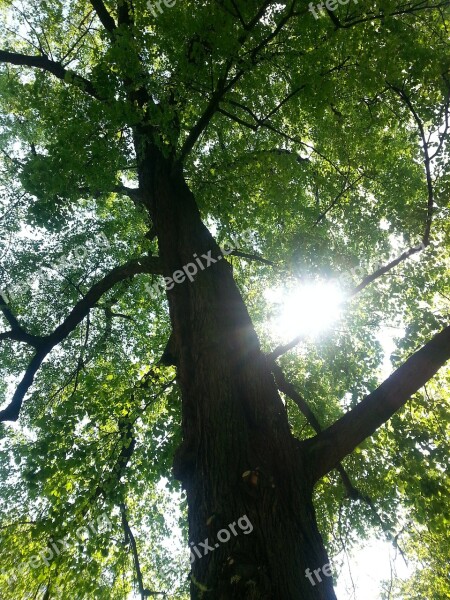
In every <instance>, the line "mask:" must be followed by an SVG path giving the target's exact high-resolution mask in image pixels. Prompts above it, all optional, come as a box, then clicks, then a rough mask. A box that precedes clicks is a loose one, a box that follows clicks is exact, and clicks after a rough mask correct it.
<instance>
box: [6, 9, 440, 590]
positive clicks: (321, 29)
mask: <svg viewBox="0 0 450 600" xmlns="http://www.w3.org/2000/svg"><path fill="white" fill-rule="evenodd" d="M157 4H158V3H154V4H153V5H152V4H151V3H147V2H145V1H144V0H133V2H128V1H125V0H119V1H118V2H113V1H112V0H105V1H104V2H103V1H102V0H99V1H94V0H91V1H90V2H89V1H87V0H65V1H60V0H54V1H53V2H47V1H45V0H28V1H27V2H26V3H24V2H18V1H14V2H11V1H9V0H2V1H1V2H0V8H1V19H2V24H1V33H0V40H1V41H0V106H1V111H0V152H1V155H0V172H1V180H0V230H1V236H0V255H1V262H0V290H1V295H0V304H1V306H0V309H1V314H0V322H1V332H0V372H1V377H0V393H1V401H2V410H0V416H1V421H2V423H0V432H1V442H0V472H1V479H2V484H1V492H0V499H1V502H0V535H1V537H0V539H1V548H2V557H1V569H2V571H1V572H0V596H1V598H4V599H5V600H8V599H17V598H23V599H25V598H50V597H55V598H68V597H71V598H72V597H77V598H80V599H82V598H98V599H102V598H105V599H106V598H108V599H109V598H111V599H115V598H117V599H119V598H121V599H123V598H127V597H129V594H130V593H131V592H132V590H133V589H134V590H138V591H139V592H140V594H141V597H143V596H142V594H143V591H144V589H146V590H150V591H151V592H155V593H156V592H158V593H161V594H162V593H164V592H166V593H167V597H168V598H169V597H170V598H174V599H175V598H176V599H179V600H183V599H187V598H188V597H189V594H188V591H187V590H188V586H187V576H188V573H189V556H188V541H187V533H186V510H187V509H186V496H185V492H183V491H182V490H181V488H180V485H179V483H178V482H177V481H176V480H175V479H174V478H173V475H172V462H173V457H174V453H175V450H176V448H177V447H178V446H179V444H180V442H181V421H182V415H181V401H180V393H179V390H178V388H177V381H176V369H175V368H174V365H171V364H165V363H167V362H169V363H170V361H164V360H162V361H161V356H162V355H163V354H165V353H167V342H168V340H169V337H170V335H171V324H170V319H169V311H168V303H167V298H166V295H165V293H164V291H163V290H162V289H161V292H160V293H159V294H158V293H157V294H151V293H150V292H151V290H152V289H154V288H152V284H153V283H154V282H155V281H161V279H160V277H161V274H164V273H165V272H164V271H163V268H162V266H161V263H160V261H159V249H158V241H157V239H156V237H155V230H154V227H155V224H154V223H153V222H152V219H151V217H150V216H149V213H148V211H146V210H145V206H144V204H143V201H142V181H140V180H139V174H138V168H137V163H138V161H139V153H140V151H141V149H140V147H139V145H138V144H137V142H136V133H135V132H136V131H139V128H141V130H142V129H145V131H146V132H148V135H149V136H150V137H151V139H152V140H153V142H154V143H155V145H156V147H157V148H158V149H159V150H160V151H161V152H162V154H163V155H164V156H165V157H168V158H170V159H171V160H172V162H173V164H174V165H176V166H177V167H179V168H180V169H182V170H183V173H184V177H185V179H186V181H187V182H188V185H189V188H190V190H191V191H192V192H193V195H194V196H195V199H196V201H197V204H198V207H199V210H200V213H201V216H202V219H203V222H204V223H205V224H206V225H207V227H208V228H209V229H210V231H211V232H212V233H213V235H214V237H215V238H216V239H217V241H218V243H220V244H221V245H222V244H224V243H225V242H227V241H228V242H229V241H230V240H231V239H234V240H239V247H238V248H235V250H234V252H233V253H231V254H230V255H229V256H228V257H227V260H228V261H229V262H230V263H231V265H232V269H233V276H234V279H235V281H236V282H237V284H238V286H239V290H240V292H241V295H242V297H243V299H244V301H245V304H246V306H247V309H248V311H249V313H250V316H251V318H252V321H253V323H254V325H255V328H256V331H257V333H258V336H259V339H260V342H261V345H262V348H263V351H264V352H265V353H266V354H267V357H268V361H271V362H273V361H274V360H276V361H277V362H275V363H274V364H273V373H274V376H275V380H276V382H277V385H278V387H279V389H280V391H281V392H282V393H283V398H284V400H285V402H286V407H287V413H288V418H289V424H290V426H291V428H292V431H293V433H294V434H295V436H297V437H298V438H299V439H300V440H307V439H308V438H311V437H312V436H313V435H315V434H316V433H317V432H318V431H320V430H322V429H323V430H325V431H324V432H323V433H322V434H319V435H318V437H317V438H315V439H317V440H318V441H319V442H323V443H324V444H326V443H330V435H332V434H333V430H332V428H331V429H326V428H328V427H330V426H332V425H333V423H335V422H336V421H337V420H338V419H339V418H340V417H342V415H343V414H344V413H346V411H348V410H349V409H351V408H354V407H355V406H356V405H358V403H360V402H361V400H362V399H363V398H364V397H365V396H367V395H368V394H370V393H371V392H372V391H373V390H375V389H376V388H377V386H378V385H379V384H380V383H381V382H382V373H381V366H382V363H383V348H382V341H380V332H382V336H383V335H384V336H385V337H386V335H388V334H389V331H393V332H394V335H396V344H395V350H394V352H393V354H392V356H391V360H392V366H393V368H397V367H400V365H402V364H404V363H405V361H406V359H407V358H408V357H409V356H411V355H412V354H413V353H414V352H416V351H417V350H418V349H419V348H421V347H422V346H424V345H425V344H427V343H429V340H431V339H432V338H433V336H435V335H436V334H437V333H438V332H440V331H442V330H443V331H444V332H445V331H447V334H446V336H447V337H446V338H445V339H444V338H440V339H444V342H443V344H445V346H446V348H447V349H448V347H449V345H450V344H449V341H448V325H449V306H450V278H449V264H450V252H449V249H450V228H449V219H448V214H449V192H450V171H449V166H448V163H449V150H448V127H449V106H450V53H449V5H450V3H449V2H444V1H443V2H441V1H439V0H411V1H407V2H394V1H392V0H379V1H378V2H369V1H368V0H360V1H359V2H356V1H351V2H349V3H347V4H346V5H343V4H340V5H339V6H338V7H337V8H336V10H329V9H324V10H322V11H321V12H320V13H319V15H318V18H317V19H316V18H315V17H314V15H313V14H312V13H311V11H310V10H309V9H308V6H307V5H306V3H304V2H299V1H297V0H290V1H288V2H283V3H277V2H271V1H269V0H258V1H256V0H245V1H240V0H216V1H209V2H207V1H203V0H195V1H191V0H177V1H176V2H175V3H174V4H173V6H168V5H165V4H163V3H161V4H160V5H159V6H160V8H161V10H159V9H158V10H156V9H155V6H156V5H157ZM168 4H169V3H168ZM327 4H328V3H327ZM249 231H250V232H251V235H248V232H249ZM330 280H332V281H334V282H335V283H336V284H338V285H339V286H340V287H341V289H342V290H343V292H344V293H345V294H346V298H345V302H344V305H343V308H342V311H341V316H340V318H339V319H338V320H337V321H335V322H334V323H333V325H332V326H331V327H330V328H329V329H327V330H326V332H325V333H324V334H323V335H322V336H320V337H319V338H317V337H307V336H306V337H305V336H300V337H297V333H298V332H296V331H295V327H294V326H293V327H292V331H291V334H292V335H291V337H287V338H286V337H284V338H283V337H280V335H279V334H278V333H277V332H276V330H275V329H274V328H273V327H272V326H271V324H272V323H273V319H274V315H275V314H276V311H277V306H276V304H275V303H274V302H273V301H272V300H271V297H270V296H269V295H268V294H267V293H266V291H267V289H275V288H279V289H283V290H284V291H285V292H286V293H287V292H288V291H289V290H293V289H295V288H296V287H297V286H299V285H301V284H304V283H313V282H316V283H317V282H326V281H330ZM305 318H307V315H305ZM446 327H447V329H445V328H446ZM441 335H443V334H441ZM381 339H382V338H381ZM435 339H436V338H435ZM443 362H445V360H442V361H441V363H443ZM410 365H412V366H410V367H409V369H410V370H409V371H408V373H409V374H408V377H411V378H412V379H414V374H415V368H414V364H413V363H410ZM419 370H420V369H419V368H418V371H419ZM425 370H426V369H425ZM435 372H436V369H434V370H433V368H432V366H430V369H429V375H428V376H427V378H426V379H424V381H427V383H426V385H425V386H423V387H421V389H420V391H419V392H417V393H415V394H414V395H413V397H412V398H411V400H409V401H408V402H407V404H406V405H405V406H404V407H403V408H401V410H399V411H398V412H396V414H395V415H394V416H393V417H392V418H391V419H390V420H389V421H388V422H387V423H386V424H384V425H382V426H381V427H379V425H381V424H382V423H384V420H385V418H382V417H380V421H379V423H377V424H375V425H374V426H373V428H372V431H367V432H366V433H365V434H364V435H362V436H361V442H362V443H361V444H360V445H359V446H358V447H357V448H356V450H355V451H354V452H353V453H352V454H350V455H349V456H348V457H347V458H345V460H344V461H343V463H342V465H341V466H340V467H339V469H340V471H339V472H338V470H334V471H330V472H328V471H329V468H331V467H332V466H333V465H324V466H323V473H324V474H325V476H324V477H323V478H322V479H320V481H319V482H318V484H317V486H316V488H315V507H316V511H317V517H318V522H319V527H320V530H321V533H322V536H323V538H324V541H325V544H326V546H327V549H328V552H329V554H330V556H331V557H333V556H336V555H337V554H338V553H339V552H340V551H341V550H342V547H343V545H344V546H345V547H351V545H352V544H353V543H354V542H355V541H356V540H358V539H361V538H362V539H365V538H367V537H369V536H373V535H377V536H379V537H382V538H387V539H389V540H391V541H392V543H393V544H395V545H397V547H398V548H399V549H400V550H401V552H402V553H404V556H405V557H407V558H408V560H410V561H411V562H412V564H414V565H415V572H414V574H413V576H412V577H411V579H410V580H408V581H405V582H403V581H398V580H394V581H393V582H391V584H392V589H391V591H390V592H387V591H386V590H387V589H389V584H387V585H386V588H385V591H383V592H380V594H384V595H381V596H380V597H385V598H401V597H407V598H412V599H415V598H417V599H419V598H420V599H423V598H430V599H431V598H433V599H434V598H436V599H440V598H446V597H449V595H450V583H449V581H450V580H449V577H448V562H447V553H448V547H449V542H450V540H449V533H448V531H449V527H448V525H449V518H448V502H449V496H450V488H449V476H448V472H446V465H447V463H448V454H449V443H450V442H449V440H450V435H449V434H450V405H449V395H448V394H449V391H448V390H449V379H450V372H449V370H448V368H446V367H443V368H442V369H441V370H439V372H438V373H437V374H436V375H434V373H435ZM414 391H415V390H414V389H412V390H411V393H412V392H414ZM392 393H393V395H394V396H395V393H396V389H394V390H393V392H392ZM400 396H401V394H399V397H400ZM394 401H395V399H394ZM400 407H401V404H399V405H398V408H400ZM386 418H387V417H386ZM338 423H341V425H342V422H341V421H338ZM342 426H344V425H342ZM377 427H379V428H378V429H377V430H376V431H375V429H376V428H377ZM374 431H375V433H373V432H374ZM372 433H373V435H372ZM367 436H370V437H367ZM366 438H367V439H366ZM342 455H343V456H344V455H345V454H342ZM328 467H329V468H328ZM102 515H103V516H104V515H106V516H107V518H108V519H109V521H110V522H103V524H102V526H101V527H98V528H96V531H95V534H93V533H92V531H91V534H92V535H91V534H90V535H89V536H87V535H84V536H81V535H80V536H77V534H76V532H77V530H78V529H79V528H80V527H82V526H86V524H87V522H88V521H91V522H96V523H97V521H98V519H101V518H102ZM174 532H175V533H176V534H177V536H178V537H179V539H180V540H183V547H182V546H177V545H173V544H170V543H168V541H167V540H168V539H169V538H170V537H171V536H172V535H173V534H174ZM63 538H65V539H67V540H69V541H68V543H67V545H66V547H65V548H64V549H63V550H61V552H60V553H56V551H55V552H54V556H53V557H52V560H51V561H47V562H48V564H45V561H44V560H41V561H40V563H39V566H38V567H33V565H32V564H31V563H30V559H31V557H33V556H36V555H39V553H40V552H42V551H43V550H45V548H48V547H51V540H53V541H55V540H57V539H63ZM74 590H76V596H75V595H74ZM51 594H54V595H51ZM58 594H59V595H58ZM161 597H163V596H161Z"/></svg>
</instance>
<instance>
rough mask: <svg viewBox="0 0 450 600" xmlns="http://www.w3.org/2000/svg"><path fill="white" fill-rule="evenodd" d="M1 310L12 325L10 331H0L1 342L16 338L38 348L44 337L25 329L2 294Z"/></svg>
mask: <svg viewBox="0 0 450 600" xmlns="http://www.w3.org/2000/svg"><path fill="white" fill-rule="evenodd" d="M0 311H1V312H2V313H3V316H4V317H5V319H6V320H7V321H8V323H9V324H10V326H11V330H10V331H4V332H3V333H0V342H1V341H2V340H14V341H16V342H24V343H25V344H29V345H30V346H33V347H34V348H37V347H38V346H39V344H40V342H41V341H42V338H40V337H39V336H36V335H32V334H31V333H28V332H27V331H25V329H24V328H23V327H22V325H21V324H20V323H19V321H18V320H17V318H16V316H15V315H14V313H13V312H12V311H11V309H10V308H9V306H8V304H7V303H6V300H5V298H4V297H3V296H2V295H1V294H0Z"/></svg>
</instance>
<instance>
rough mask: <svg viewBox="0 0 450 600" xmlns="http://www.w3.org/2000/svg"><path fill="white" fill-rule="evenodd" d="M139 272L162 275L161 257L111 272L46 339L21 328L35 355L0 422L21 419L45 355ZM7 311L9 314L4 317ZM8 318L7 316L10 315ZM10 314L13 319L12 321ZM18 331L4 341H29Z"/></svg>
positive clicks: (93, 287) (95, 285)
mask: <svg viewBox="0 0 450 600" xmlns="http://www.w3.org/2000/svg"><path fill="white" fill-rule="evenodd" d="M139 273H154V274H161V273H162V268H161V263H160V260H159V258H158V257H151V256H147V257H143V258H138V259H133V260H130V261H129V262H127V263H125V264H124V265H122V266H120V267H116V268H115V269H112V271H110V272H109V273H108V274H107V275H105V277H103V279H101V280H100V281H98V282H97V283H95V284H94V285H93V286H92V287H91V289H90V290H89V291H88V292H87V294H86V295H85V297H84V298H82V299H81V300H80V301H79V302H77V304H76V305H75V306H74V307H73V309H72V310H71V312H70V313H69V315H68V316H67V317H66V318H65V319H64V321H63V322H62V323H61V324H60V325H59V326H58V327H57V328H56V329H55V330H54V331H53V333H51V334H50V335H47V336H31V335H29V334H27V333H26V332H24V330H23V329H22V328H20V330H21V332H23V333H21V334H20V335H22V336H24V335H26V336H28V337H29V338H30V339H31V341H32V342H33V343H31V341H28V343H30V344H31V345H32V346H34V347H35V348H36V352H35V354H34V356H33V358H32V359H31V362H30V363H29V365H28V368H27V369H26V371H25V374H24V376H23V378H22V381H21V382H20V383H19V385H18V386H17V389H16V391H15V393H14V395H13V397H12V400H11V402H10V404H9V405H8V406H7V407H6V408H5V409H4V410H2V411H0V422H3V421H17V419H18V418H19V413H20V409H21V408H22V403H23V399H24V397H25V395H26V393H27V392H28V390H29V389H30V387H31V385H32V384H33V381H34V376H35V375H36V373H37V371H38V369H39V367H40V366H41V364H42V362H43V360H44V359H45V358H46V356H47V355H48V354H49V353H50V352H51V350H52V349H53V348H54V347H55V346H57V345H58V344H60V343H61V342H62V341H63V340H65V339H66V338H67V337H68V336H69V335H70V333H72V331H73V330H74V329H75V328H76V327H77V326H78V325H79V323H81V321H83V319H84V318H85V317H86V316H87V315H88V314H89V311H90V310H91V309H92V308H93V307H94V306H95V305H96V303H97V302H98V300H100V298H101V297H102V296H103V294H105V293H106V292H108V291H109V290H110V289H111V288H112V287H114V285H116V284H117V283H119V282H120V281H123V280H124V279H127V278H129V277H134V276H135V275H138V274H139ZM5 304H6V303H4V301H2V305H3V307H2V311H3V314H4V315H5V317H6V319H8V320H10V323H11V325H13V323H14V320H13V319H15V317H14V316H13V315H12V313H11V311H10V310H9V308H8V307H7V306H6V308H5V306H4V305H5ZM5 312H6V314H5ZM7 315H8V316H7ZM11 315H12V317H13V319H11ZM14 330H15V328H14V327H13V328H12V331H11V332H7V334H8V335H7V336H5V334H2V335H3V339H16V340H18V341H26V340H25V339H22V340H19V339H18V338H19V333H20V332H19V333H17V334H16V336H15V337H13V335H12V334H13V333H14Z"/></svg>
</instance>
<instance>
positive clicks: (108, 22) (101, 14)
mask: <svg viewBox="0 0 450 600" xmlns="http://www.w3.org/2000/svg"><path fill="white" fill-rule="evenodd" d="M90 2H91V4H92V6H93V8H94V10H95V12H96V13H97V16H98V18H99V19H100V22H101V24H102V25H103V27H104V28H105V29H106V31H108V32H109V33H113V32H114V30H115V29H116V28H117V26H116V23H115V21H114V19H113V18H112V16H111V15H110V14H109V12H108V10H107V8H106V6H105V5H104V4H103V0H90Z"/></svg>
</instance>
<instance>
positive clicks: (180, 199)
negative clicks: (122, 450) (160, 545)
mask: <svg viewBox="0 0 450 600" xmlns="http://www.w3.org/2000/svg"><path fill="white" fill-rule="evenodd" d="M137 147H139V148H141V152H142V154H141V156H140V157H139V164H140V169H139V176H140V186H141V189H142V190H143V191H144V194H145V203H146V206H147V207H148V210H149V212H150V214H151V216H152V219H153V222H154V224H155V227H156V231H157V235H158V241H159V249H160V256H161V259H162V262H163V268H164V274H165V276H172V274H173V273H174V271H177V270H179V269H181V268H182V267H183V266H185V265H187V264H188V263H192V264H195V262H196V260H195V259H196V258H200V259H201V260H202V263H203V265H206V263H207V260H206V258H201V257H202V255H207V254H208V253H209V256H210V257H212V258H213V259H217V258H218V257H219V256H220V255H221V252H220V249H219V247H218V246H217V244H216V242H215V241H214V239H213V238H212V236H211V235H210V233H209V231H208V230H207V228H206V227H205V226H204V225H203V223H202V221H201V218H200V214H199V211H198V208H197V206H196V203H195V199H194V197H193V195H192V193H191V192H190V190H189V188H188V187H187V185H186V183H185V181H184V178H183V176H182V173H181V169H177V168H176V167H173V166H172V165H171V164H170V162H169V161H168V160H166V159H164V158H163V157H162V156H161V154H160V153H159V151H155V150H154V149H149V148H145V146H144V145H143V144H141V145H140V146H139V145H138V146H137ZM143 148H144V149H143ZM197 264H198V263H197ZM192 270H193V269H192ZM168 299H169V306H170V316H171V321H172V326H173V331H174V336H175V340H176V356H177V373H178V383H179V386H180V389H181V395H182V415H183V417H182V430H183V431H182V432H183V443H182V445H181V447H180V448H179V449H178V451H177V453H176V457H175V461H174V474H175V476H176V477H177V478H178V479H179V480H180V481H181V482H182V485H183V487H184V488H185V490H186V492H187V499H188V514H189V540H190V543H191V546H192V553H191V563H193V564H192V572H191V598H193V599H197V598H198V599H200V598H211V599H214V600H216V599H218V600H229V599H230V600H231V599H233V600H235V599H246V600H250V599H265V600H269V599H271V600H272V599H273V600H275V599H277V600H278V599H279V600H300V599H302V600H309V599H311V600H313V599H314V600H316V599H327V600H330V599H334V598H335V595H334V592H333V586H332V579H331V577H325V576H321V577H320V578H321V582H319V581H318V580H317V579H312V581H313V583H314V585H313V583H311V581H310V579H309V578H308V577H307V576H306V574H305V570H306V569H310V570H311V571H313V570H314V569H318V568H319V567H320V568H321V567H323V565H325V564H326V563H328V558H327V554H326V551H325V548H324V545H323V542H322V539H321V536H320V534H319V531H318V528H317V525H316V519H315V514H314V509H313V505H312V487H313V483H312V478H311V476H310V475H308V473H309V472H310V470H309V465H308V463H307V461H306V460H305V456H306V455H305V453H304V452H303V446H302V444H301V443H300V442H299V441H298V440H296V439H295V438H294V437H293V436H292V434H291V432H290V428H289V425H288V419H287V414H286V410H285V407H284V405H283V403H282V401H281V398H280V396H279V394H278V391H277V388H276V386H275V383H274V380H273V376H272V375H271V373H270V369H269V368H268V365H267V364H266V361H265V358H264V356H263V354H262V353H261V351H260V348H259V343H258V339H257V336H256V333H255V331H254V328H253V326H252V323H251V320H250V317H249V315H248V312H247V309H246V307H245V304H244V302H243V300H242V298H241V296H240V293H239V290H238V288H237V286H236V284H235V282H234V280H233V277H232V271H231V267H230V265H229V264H228V263H227V261H226V260H224V259H219V260H217V262H215V263H214V264H211V265H210V266H208V267H206V268H204V269H203V270H202V269H201V268H200V267H199V268H198V273H197V274H196V275H195V277H193V281H192V282H191V281H185V282H184V283H180V284H175V285H174V287H173V288H172V289H171V290H170V291H168ZM241 517H244V519H241V520H240V521H239V519H240V518H241ZM245 517H246V518H245ZM248 522H249V523H250V524H251V525H247V523H248ZM243 523H244V524H245V526H244V525H242V524H243ZM251 527H253V529H252V530H251V531H250V529H251ZM220 530H227V531H228V532H229V533H228V534H226V533H224V532H223V531H222V532H220ZM218 532H219V538H218V537H217V533H218ZM228 537H230V539H229V541H224V540H225V538H228ZM206 538H208V539H207V545H206V546H201V545H200V543H204V542H205V541H206ZM221 539H222V540H223V542H221V541H219V540H221ZM195 548H196V549H197V550H195ZM198 554H200V556H201V557H199V556H198ZM193 559H195V560H193ZM320 575H322V574H321V573H320ZM313 577H314V576H313Z"/></svg>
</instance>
